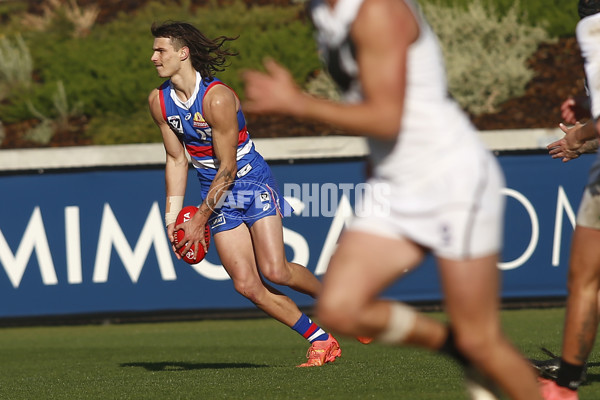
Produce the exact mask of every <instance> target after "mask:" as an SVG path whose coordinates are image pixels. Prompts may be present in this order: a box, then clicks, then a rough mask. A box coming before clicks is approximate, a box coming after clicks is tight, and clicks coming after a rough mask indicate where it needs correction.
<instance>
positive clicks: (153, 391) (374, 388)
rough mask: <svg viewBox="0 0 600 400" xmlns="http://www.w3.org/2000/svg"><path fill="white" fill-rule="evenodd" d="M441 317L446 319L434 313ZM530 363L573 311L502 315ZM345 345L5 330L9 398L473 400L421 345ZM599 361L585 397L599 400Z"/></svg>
mask: <svg viewBox="0 0 600 400" xmlns="http://www.w3.org/2000/svg"><path fill="white" fill-rule="evenodd" d="M431 315H432V316H434V317H436V318H443V316H442V314H438V313H431ZM502 318H503V323H504V328H505V331H506V333H507V335H508V336H509V337H510V338H511V340H512V341H513V342H514V343H515V344H516V346H517V347H519V348H520V349H521V351H523V352H524V353H525V354H526V355H527V356H528V357H532V358H545V356H544V355H543V353H542V352H541V351H540V349H539V348H540V346H545V347H547V348H549V349H550V350H552V351H555V352H559V349H560V340H561V337H562V323H563V318H564V310H563V309H560V308H557V309H542V310H539V309H535V310H510V311H503V312H502ZM338 339H340V340H339V341H340V344H341V346H342V350H343V356H342V358H341V359H339V360H338V361H336V362H335V363H333V364H328V365H326V366H324V367H322V368H296V367H295V365H297V364H300V363H301V362H303V361H304V359H305V358H304V355H305V352H306V349H307V348H308V345H307V343H306V342H305V341H304V340H303V339H302V338H300V337H299V336H298V335H297V334H296V333H295V332H293V331H291V330H290V329H289V328H287V327H285V326H283V325H281V324H279V323H278V322H276V321H274V320H271V319H268V318H261V319H248V320H206V321H193V322H176V323H153V324H123V325H88V326H59V327H23V328H3V329H0V357H1V358H0V398H1V399H311V400H312V399H407V400H421V399H423V400H424V399H427V400H436V399H440V400H442V399H443V400H452V399H459V400H462V399H466V398H467V397H466V395H465V392H464V388H463V385H462V376H461V372H460V370H459V369H458V368H457V367H456V366H455V365H454V364H453V363H452V362H451V361H449V360H446V359H445V358H442V357H439V356H436V355H434V354H430V353H428V352H426V351H423V350H420V349H413V348H391V347H387V346H383V345H379V344H370V345H366V346H365V345H362V344H360V343H358V342H357V341H355V340H353V339H345V338H338ZM596 357H597V353H594V354H592V358H591V361H592V362H591V365H590V368H589V370H588V381H587V383H586V384H585V385H584V386H583V387H582V388H581V389H580V398H581V399H582V400H585V399H597V398H598V397H599V396H600V395H599V393H600V384H599V381H600V363H594V360H595V359H597V358H596Z"/></svg>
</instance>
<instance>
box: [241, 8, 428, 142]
mask: <svg viewBox="0 0 600 400" xmlns="http://www.w3.org/2000/svg"><path fill="white" fill-rule="evenodd" d="M399 21H402V22H401V23H399ZM417 37H418V26H417V23H416V21H415V19H414V17H413V15H412V13H411V12H410V10H409V9H408V8H407V6H406V4H405V3H404V2H398V1H394V0H367V1H365V2H364V4H363V5H362V7H361V10H360V11H359V14H358V16H357V18H356V20H355V23H354V24H353V28H352V38H353V40H354V42H355V44H356V47H357V53H358V63H359V67H360V70H361V71H377V73H367V74H364V75H362V76H361V77H360V80H361V84H362V85H363V89H364V93H365V98H364V100H363V101H362V102H360V103H357V104H340V103H336V102H332V101H328V100H324V99H317V98H314V97H311V96H308V95H306V94H304V93H302V92H301V91H300V89H299V88H298V86H297V85H296V84H295V83H294V81H293V80H292V77H291V75H290V74H289V72H288V71H287V70H286V69H285V68H283V67H282V66H280V65H279V64H277V63H275V62H274V61H272V60H269V61H267V62H266V63H265V68H266V73H261V72H258V71H247V72H246V73H245V74H244V79H245V83H246V98H247V103H245V104H244V109H245V110H246V111H249V112H255V113H282V114H291V115H294V116H298V117H302V118H310V119H314V120H317V121H321V122H324V123H327V124H332V125H335V126H338V127H340V128H341V129H344V130H345V131H347V132H349V133H352V132H354V133H356V134H359V135H364V134H369V135H370V136H374V137H379V138H382V139H385V138H389V139H393V138H394V137H395V136H396V134H397V132H398V128H399V125H400V120H401V116H402V108H403V102H404V88H405V79H406V74H405V71H406V56H407V48H408V46H409V45H410V43H412V42H413V41H414V40H416V38H417Z"/></svg>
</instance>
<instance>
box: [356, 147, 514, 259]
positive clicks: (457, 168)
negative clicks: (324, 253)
mask: <svg viewBox="0 0 600 400" xmlns="http://www.w3.org/2000/svg"><path fill="white" fill-rule="evenodd" d="M367 183H368V184H369V185H370V186H372V187H373V188H374V189H373V190H372V191H371V192H372V193H375V194H374V195H372V196H370V197H369V198H366V197H365V198H363V199H361V201H360V202H359V204H357V212H356V214H357V215H356V216H355V217H354V219H353V220H352V222H351V223H350V226H349V227H348V229H351V230H354V231H361V232H368V233H372V234H375V235H379V236H384V237H392V238H398V239H400V238H405V239H408V240H411V241H413V242H415V243H417V244H419V245H421V246H424V247H425V248H427V249H429V250H430V251H432V252H433V253H434V254H435V255H436V256H439V257H443V258H448V259H455V260H462V259H471V258H478V257H483V256H487V255H491V254H494V253H498V252H499V251H500V248H501V242H502V233H503V224H504V204H505V201H504V196H503V195H502V193H501V190H502V188H503V187H504V177H503V175H502V172H501V170H500V167H499V166H498V163H497V161H496V160H495V158H494V157H493V156H492V155H491V154H487V153H486V154H485V155H483V156H482V157H472V158H469V159H463V160H461V161H459V163H454V164H453V165H451V166H450V167H449V168H447V169H445V170H444V171H443V172H440V173H439V174H437V176H436V177H435V179H429V180H428V181H427V184H422V185H415V186H411V187H409V188H402V187H398V185H394V184H391V183H389V182H385V181H381V180H378V179H375V178H373V179H370V180H369V181H368V182H367Z"/></svg>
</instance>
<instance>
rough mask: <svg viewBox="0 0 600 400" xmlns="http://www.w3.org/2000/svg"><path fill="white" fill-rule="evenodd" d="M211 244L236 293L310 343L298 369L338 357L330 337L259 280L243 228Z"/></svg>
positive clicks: (251, 244)
mask: <svg viewBox="0 0 600 400" xmlns="http://www.w3.org/2000/svg"><path fill="white" fill-rule="evenodd" d="M274 218H278V219H279V217H274ZM266 219H270V217H267V218H266ZM254 225H256V224H254ZM280 229H281V226H280ZM215 244H216V246H217V251H218V252H219V256H220V258H221V262H222V263H223V266H224V267H225V269H226V270H227V272H228V273H229V275H230V276H231V279H232V280H233V284H234V286H235V288H236V290H237V291H238V292H239V293H241V294H242V295H244V296H245V297H247V298H248V299H249V300H250V301H252V302H253V303H254V304H255V305H256V306H257V307H258V308H260V309H261V310H263V311H264V312H265V313H267V314H268V315H269V316H271V317H273V318H275V319H276V320H278V321H280V322H282V323H283V324H285V325H287V326H289V327H290V328H292V329H293V330H294V331H296V332H297V333H298V334H300V335H301V336H302V337H304V338H305V339H306V340H308V341H309V342H310V343H311V347H310V349H309V351H308V353H307V357H308V361H307V362H305V363H303V364H301V365H299V366H301V367H318V366H322V365H324V364H325V363H330V362H333V361H335V360H336V358H338V357H340V356H341V355H342V351H341V349H340V347H339V343H338V342H337V340H336V339H335V338H334V337H333V336H331V335H329V334H328V333H327V332H325V331H324V330H323V329H321V327H319V326H318V325H317V324H316V323H314V322H313V321H312V320H311V319H310V318H309V317H308V316H307V315H306V314H304V313H303V312H302V311H300V309H299V308H298V306H297V305H296V303H294V302H293V301H292V300H291V299H290V298H289V297H287V296H286V295H284V294H283V293H281V292H279V291H278V290H276V289H275V288H273V287H272V286H270V285H269V284H267V283H266V282H265V281H264V280H263V279H262V277H261V276H260V274H259V271H258V267H257V262H258V263H260V262H261V261H260V259H259V257H257V256H256V255H255V246H256V240H255V239H254V238H253V237H252V235H251V233H250V231H249V230H248V228H247V226H246V225H245V224H242V225H239V226H238V227H236V228H235V229H231V230H228V231H224V232H220V233H218V234H216V235H215ZM282 244H283V242H282ZM284 261H285V259H284ZM298 267H299V268H303V267H300V266H298ZM303 269H305V268H303ZM313 278H314V276H313ZM314 279H316V278H314ZM317 282H318V281H317ZM319 284H320V282H319Z"/></svg>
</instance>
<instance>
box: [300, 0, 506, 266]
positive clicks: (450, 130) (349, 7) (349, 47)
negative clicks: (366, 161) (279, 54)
mask: <svg viewBox="0 0 600 400" xmlns="http://www.w3.org/2000/svg"><path fill="white" fill-rule="evenodd" d="M404 1H405V2H406V4H407V5H408V6H409V8H410V9H411V10H412V12H413V15H414V16H415V18H416V20H417V22H418V25H419V36H418V38H417V40H416V41H415V42H414V43H412V44H411V45H410V47H409V49H408V57H407V80H406V92H405V99H404V110H403V113H402V121H401V127H400V130H399V132H398V135H397V137H396V140H395V141H394V142H392V143H390V142H389V141H380V140H376V139H369V145H370V149H371V159H372V163H373V167H374V170H373V174H374V175H373V178H372V179H371V181H370V182H371V183H382V182H384V183H386V184H389V187H390V191H391V193H390V196H389V199H390V201H391V202H393V203H392V212H394V213H395V215H396V216H397V218H398V219H405V220H406V218H405V217H404V216H407V215H414V214H420V215H425V214H431V215H434V214H435V213H436V212H438V211H439V210H440V209H441V208H444V207H446V208H448V207H455V205H456V204H458V203H461V204H466V203H469V204H471V205H472V204H473V202H474V201H475V200H473V199H472V197H473V193H474V192H475V191H476V190H477V183H476V182H481V183H482V184H483V185H485V184H486V182H489V181H491V180H493V181H494V185H496V189H497V190H499V186H498V185H503V179H502V176H501V174H500V172H499V169H498V166H497V163H496V160H495V159H494V157H493V156H492V155H491V154H490V153H489V152H488V151H487V150H486V149H485V148H484V146H483V144H482V143H481V141H480V139H479V137H478V135H477V131H476V129H475V128H474V127H473V125H472V124H471V122H470V121H469V119H468V117H467V116H466V114H465V113H464V112H463V111H462V110H461V109H460V107H459V106H458V104H457V103H456V102H455V101H454V100H453V99H452V98H451V96H450V95H449V94H448V90H447V82H446V74H445V66H444V61H443V56H442V52H441V49H440V46H439V43H438V40H437V37H436V36H435V34H434V33H433V31H432V30H431V28H430V27H429V25H428V24H427V23H426V22H425V19H424V18H423V16H422V15H421V13H420V11H419V9H418V7H417V6H416V5H415V4H414V3H413V2H412V1H409V0H404ZM362 4H363V0H339V1H338V2H337V3H336V5H335V7H334V8H333V9H332V8H330V7H329V6H328V5H327V3H325V2H324V1H323V0H313V2H312V16H313V21H314V24H315V26H316V27H317V29H318V31H319V34H318V42H319V47H320V51H321V54H322V56H323V57H324V61H325V62H326V64H327V66H328V70H329V73H330V74H331V76H332V77H333V78H334V80H335V81H336V82H337V83H338V85H339V86H340V88H341V89H342V91H343V93H344V96H345V99H346V101H348V102H359V101H361V100H362V98H363V95H362V90H361V87H360V82H359V79H358V76H359V67H358V65H357V63H356V60H355V57H354V56H355V49H354V45H353V43H352V38H351V36H350V30H351V26H352V23H353V21H354V19H355V17H356V15H357V14H358V12H359V10H360V7H361V5H362ZM489 174H493V175H494V176H493V179H490V176H489ZM496 189H494V190H496ZM493 196H494V195H491V198H493ZM497 197H499V195H498V196H497ZM498 205H500V209H498V210H496V211H494V212H490V214H494V213H496V214H499V215H502V202H501V201H498V204H496V205H494V207H496V206H498ZM384 220H385V219H383V220H381V221H378V222H377V224H380V223H384ZM372 222H373V221H372ZM422 225H423V224H420V223H417V224H416V225H415V226H422ZM363 228H364V227H363ZM407 229H408V228H406V227H396V228H394V229H390V230H394V231H395V232H396V233H399V234H402V235H405V236H409V237H412V238H413V239H414V240H416V241H418V242H419V243H421V244H425V245H428V246H430V247H433V248H435V245H434V244H431V243H429V242H428V243H423V241H422V240H421V236H422V237H423V238H424V239H423V240H427V239H426V236H427V235H429V234H430V232H422V233H419V232H407ZM410 229H413V228H410ZM417 229H419V228H417ZM444 229H445V228H444ZM457 233H458V232H457ZM492 236H494V238H493V240H492V241H495V242H496V243H495V244H490V245H489V248H488V249H483V248H482V249H481V250H480V251H477V250H475V252H477V253H483V252H488V251H490V250H494V248H495V249H496V250H497V249H498V247H499V242H500V238H499V235H492ZM440 240H442V239H440ZM458 246H459V247H464V246H463V244H460V245H458ZM484 247H485V246H484ZM442 253H443V254H447V255H449V256H453V257H461V256H464V255H465V253H464V252H462V251H459V250H456V251H455V250H451V251H447V252H444V251H440V254H442Z"/></svg>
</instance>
